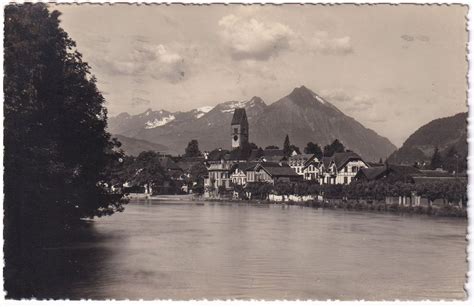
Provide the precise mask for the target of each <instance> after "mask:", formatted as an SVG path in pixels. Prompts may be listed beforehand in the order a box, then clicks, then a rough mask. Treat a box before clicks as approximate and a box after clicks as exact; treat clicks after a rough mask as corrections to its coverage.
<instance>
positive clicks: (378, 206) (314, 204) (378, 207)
mask: <svg viewBox="0 0 474 307" xmlns="http://www.w3.org/2000/svg"><path fill="white" fill-rule="evenodd" d="M192 200H193V201H210V202H229V203H242V202H246V203H248V204H250V205H270V204H278V205H287V206H301V207H310V208H316V209H329V210H347V211H370V212H389V213H398V214H402V215H403V214H418V215H429V216H439V217H456V218H464V219H466V218H467V209H466V208H460V207H459V206H453V205H447V204H446V205H432V206H425V205H418V206H413V205H400V204H386V203H385V202H373V203H368V202H357V201H352V200H348V201H342V200H331V201H318V200H307V201H292V200H289V201H281V202H278V201H270V200H239V199H225V198H222V199H219V198H197V197H194V198H192Z"/></svg>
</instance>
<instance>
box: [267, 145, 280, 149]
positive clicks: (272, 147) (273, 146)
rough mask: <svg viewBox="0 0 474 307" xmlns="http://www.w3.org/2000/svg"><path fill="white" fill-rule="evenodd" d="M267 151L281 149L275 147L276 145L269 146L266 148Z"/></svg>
mask: <svg viewBox="0 0 474 307" xmlns="http://www.w3.org/2000/svg"><path fill="white" fill-rule="evenodd" d="M265 149H279V147H278V146H275V145H269V146H267V147H265Z"/></svg>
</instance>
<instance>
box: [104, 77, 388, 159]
mask: <svg viewBox="0 0 474 307" xmlns="http://www.w3.org/2000/svg"><path fill="white" fill-rule="evenodd" d="M240 107H243V108H245V109H246V113H247V117H248V120H249V128H250V129H249V130H250V136H249V138H250V141H251V142H254V143H256V144H257V145H258V146H262V147H265V146H268V145H277V146H280V147H281V145H282V144H283V139H284V137H285V135H286V134H288V135H289V137H290V140H291V142H292V144H294V145H297V146H299V147H300V149H301V150H303V148H304V146H306V143H308V142H317V143H319V144H320V145H322V146H324V145H326V144H329V143H331V142H332V141H334V139H336V138H337V139H339V140H340V141H341V142H342V143H343V144H344V145H345V146H346V147H347V148H350V149H352V150H354V151H356V152H358V153H359V154H361V155H362V157H364V158H366V159H367V160H369V161H375V160H378V159H379V158H386V157H388V156H389V155H390V154H391V153H392V152H393V151H395V150H396V147H395V146H394V145H393V144H392V143H391V142H390V141H389V140H388V139H387V138H385V137H382V136H380V135H378V134H377V133H376V132H375V131H373V130H371V129H368V128H366V127H364V126H363V125H362V124H360V123H359V122H358V121H357V120H355V119H354V118H352V117H349V116H347V115H345V114H344V113H343V112H342V111H340V110H339V109H338V108H337V107H336V106H334V105H333V104H331V103H330V102H328V101H327V100H325V99H324V98H322V97H321V96H319V95H318V94H316V93H315V92H313V91H312V90H310V89H308V88H307V87H305V86H300V87H297V88H295V89H293V90H292V91H291V92H290V94H288V95H286V96H284V97H282V98H280V99H278V100H277V101H275V102H274V103H272V104H269V105H267V104H266V103H265V102H264V101H263V99H262V98H260V97H258V96H254V97H252V98H251V99H250V100H246V101H226V102H223V103H220V104H217V105H216V106H214V107H213V108H212V109H210V110H207V112H205V113H199V114H202V115H199V116H198V115H197V114H196V110H197V109H193V110H191V111H187V112H175V113H172V112H168V111H165V110H160V111H152V110H146V112H143V113H140V114H137V115H135V116H131V115H129V114H128V116H127V114H123V113H121V114H123V115H121V114H119V115H117V116H116V117H112V118H111V120H110V121H111V124H110V125H109V131H111V132H113V133H117V134H123V135H125V136H128V137H133V138H138V139H142V140H147V141H150V142H155V143H159V144H163V145H165V146H167V147H169V148H170V152H171V153H182V152H184V148H185V147H186V145H187V143H188V142H189V141H190V140H191V139H197V140H198V141H199V145H200V148H201V150H211V149H214V148H219V147H222V148H228V147H230V121H231V117H232V114H233V110H234V109H235V108H240ZM159 112H161V113H159ZM170 116H174V119H173V120H170V121H169V122H166V123H164V119H165V118H169V117H170ZM150 120H151V121H152V122H153V123H155V122H156V123H157V125H156V126H154V127H149V128H148V129H146V128H147V127H146V123H147V122H148V121H150Z"/></svg>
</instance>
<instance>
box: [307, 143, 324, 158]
mask: <svg viewBox="0 0 474 307" xmlns="http://www.w3.org/2000/svg"><path fill="white" fill-rule="evenodd" d="M304 153H305V154H313V155H316V158H318V159H321V158H322V157H323V151H322V150H321V147H320V146H319V145H318V144H317V143H313V142H309V143H308V144H307V145H306V147H305V148H304Z"/></svg>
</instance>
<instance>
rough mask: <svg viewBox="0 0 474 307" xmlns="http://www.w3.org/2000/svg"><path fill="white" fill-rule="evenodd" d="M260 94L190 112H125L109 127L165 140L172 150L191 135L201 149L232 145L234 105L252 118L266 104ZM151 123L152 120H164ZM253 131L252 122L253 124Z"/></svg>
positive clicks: (134, 135)
mask: <svg viewBox="0 0 474 307" xmlns="http://www.w3.org/2000/svg"><path fill="white" fill-rule="evenodd" d="M266 107H267V106H266V104H265V102H263V100H262V99H261V98H259V97H253V98H252V99H250V100H248V101H227V102H224V103H221V104H218V105H217V106H215V107H214V108H209V107H207V108H199V109H195V110H191V111H189V112H176V113H170V112H167V111H164V110H162V111H151V110H147V111H145V112H144V113H141V114H138V115H133V116H132V115H129V114H127V113H122V114H120V115H118V116H116V117H113V118H111V119H110V124H109V128H108V129H109V131H110V132H111V133H114V134H122V135H125V136H128V137H132V138H137V139H142V140H147V141H150V142H154V143H158V144H164V145H166V146H167V147H168V148H169V151H168V152H169V153H172V154H182V153H184V149H185V148H186V146H187V144H188V143H189V141H190V140H192V139H197V140H198V141H199V147H200V149H201V150H212V149H214V148H218V147H223V148H227V147H229V146H230V122H231V120H232V116H233V113H234V109H235V108H245V110H246V112H247V117H248V119H249V120H253V119H254V118H256V117H257V116H258V115H260V113H262V112H263V111H264V110H265V108H266ZM165 119H171V120H168V122H167V123H166V124H162V125H155V126H154V127H152V126H151V125H150V124H149V123H155V122H158V123H164V120H165ZM250 130H251V131H252V125H250Z"/></svg>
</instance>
